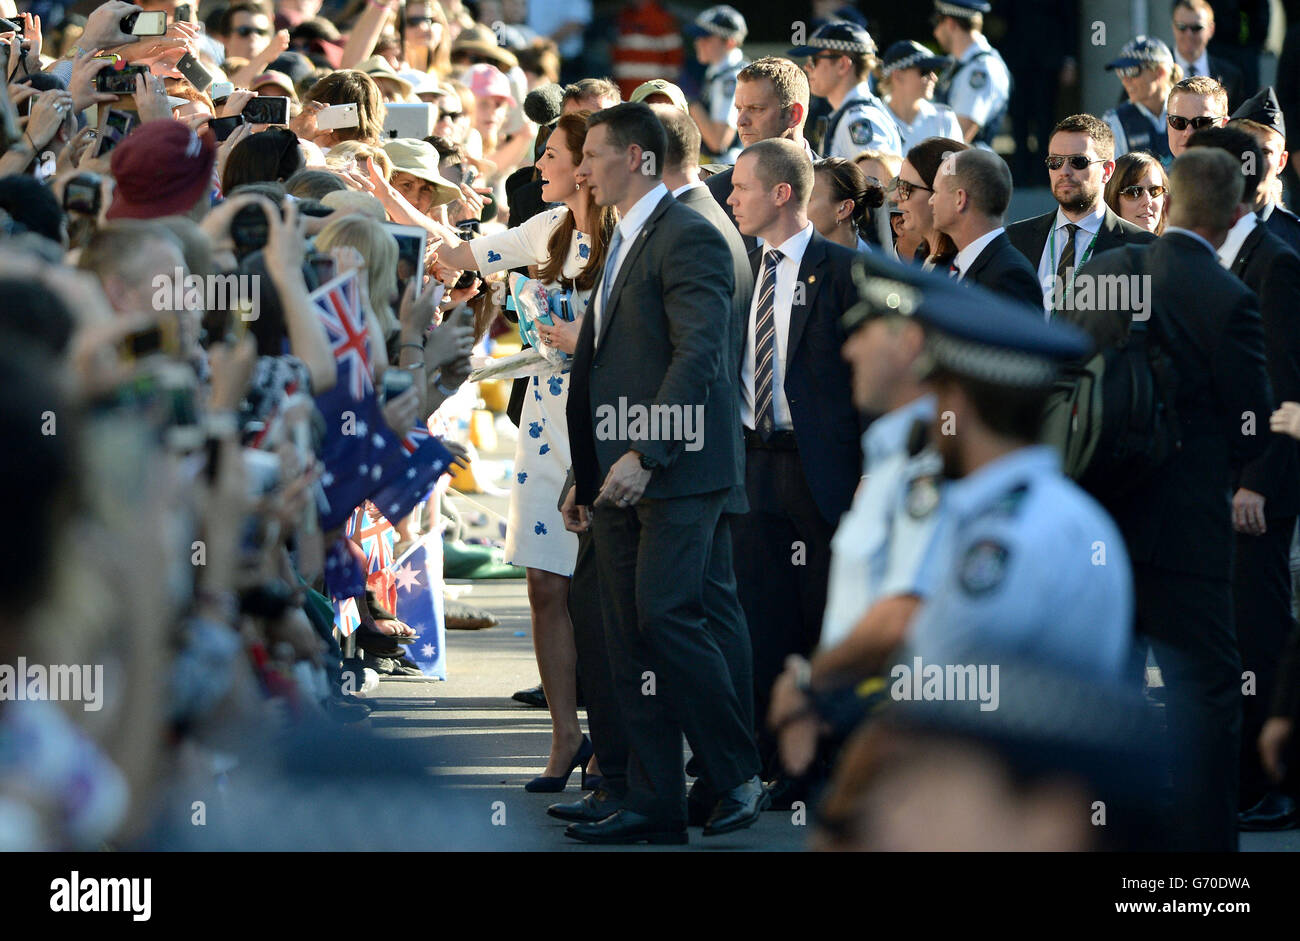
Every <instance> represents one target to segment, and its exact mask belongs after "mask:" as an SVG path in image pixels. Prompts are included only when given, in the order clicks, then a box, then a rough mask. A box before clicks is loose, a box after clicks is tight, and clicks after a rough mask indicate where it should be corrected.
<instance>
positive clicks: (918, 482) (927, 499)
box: [903, 474, 939, 520]
mask: <svg viewBox="0 0 1300 941" xmlns="http://www.w3.org/2000/svg"><path fill="white" fill-rule="evenodd" d="M903 505H904V506H905V507H906V508H907V515H908V516H910V517H912V519H914V520H919V519H924V518H925V517H927V516H929V515H930V514H931V513H933V512H934V508H935V507H936V506H938V505H939V483H938V481H937V480H936V479H935V476H934V475H933V474H926V475H925V476H924V477H917V478H916V479H915V480H913V481H912V482H911V483H910V484H908V487H907V497H906V498H905V499H904V501H903Z"/></svg>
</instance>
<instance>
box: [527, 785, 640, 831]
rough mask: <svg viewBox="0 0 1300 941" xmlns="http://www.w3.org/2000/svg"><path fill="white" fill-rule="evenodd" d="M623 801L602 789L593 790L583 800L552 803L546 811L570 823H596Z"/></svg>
mask: <svg viewBox="0 0 1300 941" xmlns="http://www.w3.org/2000/svg"><path fill="white" fill-rule="evenodd" d="M622 803H623V802H622V801H621V800H620V799H619V798H617V797H615V796H614V795H613V794H611V793H609V791H606V790H603V789H602V790H595V791H592V792H591V793H590V794H588V795H587V796H586V797H584V798H582V800H576V801H569V802H567V803H564V804H552V805H551V806H550V807H547V808H546V812H547V813H548V814H550V815H551V816H552V817H558V818H560V819H561V820H568V821H569V822H570V823H595V822H596V821H597V820H604V819H605V818H606V817H608V816H609V815H610V814H612V813H613V812H614V811H616V810H618V808H619V807H620V806H621V805H622Z"/></svg>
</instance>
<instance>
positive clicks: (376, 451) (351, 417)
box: [311, 271, 451, 530]
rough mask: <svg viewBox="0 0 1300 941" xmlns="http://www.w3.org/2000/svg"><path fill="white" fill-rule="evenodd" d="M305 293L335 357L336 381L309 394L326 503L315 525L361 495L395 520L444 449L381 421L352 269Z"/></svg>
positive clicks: (423, 486)
mask: <svg viewBox="0 0 1300 941" xmlns="http://www.w3.org/2000/svg"><path fill="white" fill-rule="evenodd" d="M311 300H312V303H313V304H314V305H315V307H316V311H317V313H318V315H319V316H320V318H321V323H322V324H324V326H325V332H326V333H327V334H328V335H329V342H330V346H331V347H332V348H333V350H334V358H335V359H336V360H337V361H338V382H337V383H336V384H335V386H334V388H332V389H330V390H329V391H327V392H325V393H323V394H321V395H318V396H316V407H317V408H318V409H319V410H320V413H321V415H322V417H323V418H324V419H325V439H324V442H323V444H322V446H321V461H322V463H324V465H325V473H324V474H323V475H322V477H321V484H322V486H323V488H324V491H325V499H326V501H327V502H328V504H329V506H328V508H327V509H325V510H323V511H322V513H321V526H322V528H324V529H326V530H329V529H334V528H336V527H338V526H342V525H343V524H344V523H345V522H347V520H348V517H350V516H351V515H352V511H353V510H355V509H356V508H357V507H358V506H360V505H361V503H362V501H364V500H366V499H367V498H370V499H373V500H374V502H375V505H376V506H378V507H379V510H380V512H381V513H383V514H384V516H386V517H388V518H389V519H390V520H400V519H401V518H402V517H404V516H406V515H407V514H408V513H409V512H410V511H411V510H412V509H413V508H414V507H415V506H416V504H418V503H419V502H420V501H421V500H422V499H424V497H425V496H426V495H427V494H428V492H429V490H430V488H431V487H432V486H433V483H434V481H436V480H437V479H438V477H439V476H441V475H442V474H443V473H444V472H445V471H446V470H447V469H448V468H449V467H450V466H451V453H450V452H449V451H448V450H447V449H446V448H444V447H443V446H442V443H441V442H440V441H438V439H436V438H434V437H432V436H429V435H425V436H424V437H423V438H422V439H421V440H419V441H415V442H412V441H409V440H408V441H403V440H402V439H399V438H398V437H397V436H396V435H394V434H393V433H392V431H391V430H390V429H389V428H388V426H387V425H386V424H384V416H383V413H382V412H381V411H380V408H379V401H378V399H377V398H376V397H375V387H374V383H372V382H371V380H370V354H369V351H368V348H367V344H366V341H367V333H366V320H365V316H364V315H363V314H362V312H361V302H360V292H359V289H358V284H357V273H356V272H355V271H350V272H348V273H347V274H344V275H341V276H340V277H338V278H335V279H334V280H333V281H330V282H329V283H328V284H325V285H323V286H322V287H321V288H320V289H319V290H317V291H315V292H313V293H312V295H311ZM408 438H409V436H408Z"/></svg>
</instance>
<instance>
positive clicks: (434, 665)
mask: <svg viewBox="0 0 1300 941" xmlns="http://www.w3.org/2000/svg"><path fill="white" fill-rule="evenodd" d="M389 571H391V572H392V575H393V584H394V587H395V589H396V594H397V610H396V611H394V612H393V613H394V614H396V615H397V619H398V620H399V621H401V622H403V623H404V624H406V625H408V626H409V627H410V628H411V629H412V630H414V631H415V633H416V639H415V641H414V642H413V643H411V644H410V645H409V646H407V648H406V650H407V654H406V655H407V656H408V657H410V658H411V659H412V660H414V661H415V665H416V666H418V667H419V668H420V672H422V673H423V674H424V675H425V676H431V677H435V678H437V679H440V680H445V679H446V678H447V631H446V622H445V621H444V620H443V602H442V534H441V533H439V532H438V531H436V530H435V531H433V532H430V533H426V534H425V535H424V536H422V537H421V538H420V539H419V540H418V541H417V542H416V543H415V545H413V546H411V548H410V549H408V550H407V551H406V553H405V554H403V555H402V557H401V558H400V559H398V560H397V561H395V562H394V563H393V564H392V566H391V567H390V569H389Z"/></svg>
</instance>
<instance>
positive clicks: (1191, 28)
mask: <svg viewBox="0 0 1300 941" xmlns="http://www.w3.org/2000/svg"><path fill="white" fill-rule="evenodd" d="M1174 29H1176V30H1178V32H1180V33H1200V32H1203V31H1204V30H1205V26H1204V25H1202V24H1201V23H1175V24H1174Z"/></svg>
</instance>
